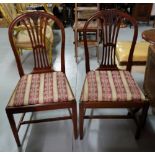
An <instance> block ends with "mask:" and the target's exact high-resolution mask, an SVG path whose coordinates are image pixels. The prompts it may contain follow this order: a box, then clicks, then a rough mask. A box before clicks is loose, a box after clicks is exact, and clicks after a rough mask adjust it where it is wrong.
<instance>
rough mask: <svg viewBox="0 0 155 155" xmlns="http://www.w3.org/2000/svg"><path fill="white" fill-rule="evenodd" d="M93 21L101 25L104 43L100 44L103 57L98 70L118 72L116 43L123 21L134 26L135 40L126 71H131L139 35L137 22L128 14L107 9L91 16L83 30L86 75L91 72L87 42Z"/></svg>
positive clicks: (133, 40)
mask: <svg viewBox="0 0 155 155" xmlns="http://www.w3.org/2000/svg"><path fill="white" fill-rule="evenodd" d="M93 20H98V22H99V24H100V30H99V31H100V36H101V38H102V39H101V40H102V42H101V43H100V45H101V46H102V47H101V51H102V57H101V63H100V66H99V68H98V70H117V69H118V68H117V65H116V60H115V54H116V43H117V38H118V34H119V30H120V25H121V23H122V22H123V21H125V22H129V23H131V24H132V26H133V38H132V44H131V48H130V54H129V57H128V63H127V67H126V70H128V71H131V67H132V58H133V52H134V48H135V44H136V40H137V35H138V26H137V22H136V20H135V19H134V18H133V17H131V16H130V15H128V14H127V13H124V12H122V11H119V10H117V9H107V10H102V11H98V12H97V13H96V14H94V15H93V16H91V17H90V18H89V19H88V20H87V22H86V23H85V26H84V28H83V31H84V48H85V60H86V73H87V72H89V71H90V65H89V51H88V41H87V37H86V36H87V32H88V30H87V29H88V26H89V24H90V23H91V22H92V21H93Z"/></svg>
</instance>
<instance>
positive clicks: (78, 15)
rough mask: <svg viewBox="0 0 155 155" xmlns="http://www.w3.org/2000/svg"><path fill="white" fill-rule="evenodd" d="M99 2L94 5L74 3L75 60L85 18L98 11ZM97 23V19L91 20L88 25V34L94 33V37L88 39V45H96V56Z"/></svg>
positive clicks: (81, 43)
mask: <svg viewBox="0 0 155 155" xmlns="http://www.w3.org/2000/svg"><path fill="white" fill-rule="evenodd" d="M99 9H100V8H99V4H96V6H78V4H77V3H76V4H75V9H74V11H75V23H74V25H73V31H74V44H75V58H76V62H77V57H78V47H79V46H83V27H84V24H85V22H86V20H87V19H88V18H89V17H90V16H92V15H93V14H95V13H96V12H97V11H99ZM97 29H98V23H97V21H92V23H91V24H90V25H89V29H88V31H89V34H91V35H92V33H93V34H95V39H89V43H88V44H89V46H94V47H96V54H97V57H98V42H99V41H98V40H99V39H98V33H97Z"/></svg>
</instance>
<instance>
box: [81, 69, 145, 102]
mask: <svg viewBox="0 0 155 155" xmlns="http://www.w3.org/2000/svg"><path fill="white" fill-rule="evenodd" d="M80 100H81V101H132V100H136V101H138V100H145V96H144V95H143V93H142V91H141V90H140V88H139V87H138V85H137V84H136V82H135V81H134V79H133V77H132V76H131V73H130V72H128V71H90V72H89V73H88V74H87V76H86V79H85V83H84V87H83V91H82V94H81V99H80Z"/></svg>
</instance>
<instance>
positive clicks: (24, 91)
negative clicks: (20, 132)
mask: <svg viewBox="0 0 155 155" xmlns="http://www.w3.org/2000/svg"><path fill="white" fill-rule="evenodd" d="M72 100H74V95H73V93H72V91H71V89H70V86H69V83H68V81H67V78H66V76H65V74H64V73H62V72H51V73H42V74H28V75H24V76H23V77H22V78H21V79H20V81H19V82H18V84H17V87H16V89H15V91H14V93H13V95H12V97H11V99H10V102H9V104H8V105H9V106H26V105H34V104H50V103H54V102H59V101H60V102H65V101H72Z"/></svg>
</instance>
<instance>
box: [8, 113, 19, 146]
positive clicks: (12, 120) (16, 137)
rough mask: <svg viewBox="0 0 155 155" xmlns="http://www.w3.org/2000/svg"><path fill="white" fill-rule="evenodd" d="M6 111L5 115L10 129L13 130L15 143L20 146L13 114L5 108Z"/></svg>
mask: <svg viewBox="0 0 155 155" xmlns="http://www.w3.org/2000/svg"><path fill="white" fill-rule="evenodd" d="M6 113H7V116H8V120H9V123H10V126H11V129H12V132H13V135H14V138H15V140H16V143H17V145H18V146H21V143H20V140H19V135H18V130H17V128H16V123H15V120H14V117H13V114H12V113H10V112H8V111H7V110H6Z"/></svg>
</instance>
